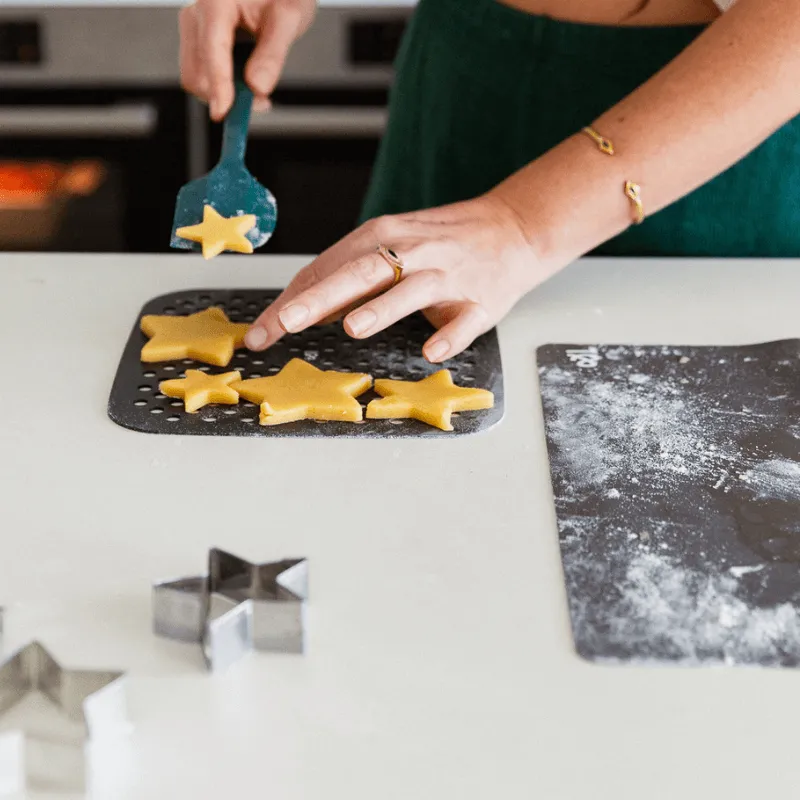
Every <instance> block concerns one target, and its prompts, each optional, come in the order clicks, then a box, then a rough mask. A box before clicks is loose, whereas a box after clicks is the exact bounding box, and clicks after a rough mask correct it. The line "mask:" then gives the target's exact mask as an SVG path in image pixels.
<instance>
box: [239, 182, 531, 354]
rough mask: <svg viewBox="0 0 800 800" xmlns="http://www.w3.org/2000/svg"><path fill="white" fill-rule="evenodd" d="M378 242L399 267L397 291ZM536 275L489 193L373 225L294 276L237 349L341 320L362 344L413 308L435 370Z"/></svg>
mask: <svg viewBox="0 0 800 800" xmlns="http://www.w3.org/2000/svg"><path fill="white" fill-rule="evenodd" d="M379 244H382V245H385V246H386V247H387V248H389V249H391V250H392V251H394V253H396V254H397V255H398V257H399V258H400V260H401V261H402V263H403V274H402V279H401V280H400V281H399V282H397V283H396V284H395V283H394V281H395V271H394V269H393V267H392V266H391V265H390V264H389V263H388V262H387V261H386V260H385V259H384V258H383V256H381V254H380V253H379V252H377V246H378V245H379ZM543 277H544V276H543V275H542V269H541V266H540V264H539V259H538V258H537V255H536V252H535V249H534V246H533V245H532V243H531V242H530V240H529V238H528V236H526V234H525V232H524V230H523V227H522V221H521V219H520V218H519V217H518V216H517V214H516V213H515V212H514V210H513V209H512V208H511V206H509V205H508V203H507V202H506V201H504V200H503V199H502V198H501V197H499V196H498V195H497V194H493V193H489V194H487V195H484V196H482V197H480V198H477V199H475V200H469V201H467V202H463V203H456V204H453V205H449V206H444V207H441V208H434V209H430V210H426V211H419V212H415V213H410V214H399V215H396V216H385V217H379V218H377V219H374V220H370V221H369V222H367V223H365V224H364V225H362V226H361V227H360V228H357V229H356V230H355V231H353V232H352V233H351V234H349V235H348V236H346V237H345V238H344V239H342V240H341V241H339V242H338V243H337V244H335V245H333V246H332V247H331V248H329V249H328V250H326V251H325V252H324V253H322V255H320V256H319V257H318V258H316V259H315V260H314V261H312V262H311V263H310V264H309V265H308V266H307V267H305V268H304V269H303V270H301V271H300V272H299V273H298V274H297V276H296V277H295V278H294V280H293V281H292V282H291V284H289V286H288V288H287V289H286V291H285V292H284V293H283V294H282V295H281V296H280V297H279V298H278V299H277V300H276V301H275V302H274V303H273V304H272V305H271V306H269V308H267V309H266V311H264V313H263V314H261V316H260V317H259V318H258V319H257V320H256V321H255V322H254V323H253V326H252V327H251V329H250V331H249V332H248V334H247V338H246V339H245V343H246V345H247V346H248V347H249V348H250V349H251V350H264V349H266V348H267V347H269V346H270V345H272V344H274V343H275V342H276V341H277V340H278V339H280V338H281V336H283V335H284V333H297V332H299V331H301V330H304V329H305V328H307V327H309V326H311V325H315V324H318V323H320V322H326V321H329V320H332V319H336V318H337V317H340V316H342V315H343V314H345V315H346V316H345V319H344V327H345V330H346V331H347V333H348V334H349V335H350V336H352V337H354V338H356V339H364V338H367V337H369V336H371V335H372V334H374V333H377V332H378V331H381V330H383V329H384V328H387V327H389V326H390V325H392V324H393V323H394V322H397V321H398V320H400V319H402V318H403V317H406V316H408V315H409V314H413V313H414V312H415V311H420V310H421V311H424V312H425V314H426V316H427V317H428V319H429V320H430V321H431V323H432V324H433V325H434V327H436V328H438V330H437V332H436V333H435V334H434V335H433V336H432V337H431V338H430V339H429V340H428V341H427V343H426V344H425V347H424V350H423V352H424V355H425V357H426V358H428V360H429V361H432V362H440V361H444V360H446V359H448V358H452V357H453V356H456V355H458V354H459V353H460V352H462V351H463V350H464V349H465V348H467V347H469V345H470V344H472V342H473V341H474V340H475V339H476V338H477V337H478V336H480V335H481V334H482V333H485V332H486V331H487V330H489V329H490V328H491V327H492V326H494V325H495V324H496V323H497V322H498V321H499V320H500V319H501V318H502V317H503V316H504V315H505V314H506V313H507V312H508V311H509V310H510V309H511V307H512V306H513V305H514V304H515V303H516V302H517V300H518V299H519V298H520V297H521V296H522V295H523V294H525V292H527V291H528V290H530V289H531V288H532V287H533V286H534V285H535V284H536V283H538V282H539V281H541V280H542V278H543Z"/></svg>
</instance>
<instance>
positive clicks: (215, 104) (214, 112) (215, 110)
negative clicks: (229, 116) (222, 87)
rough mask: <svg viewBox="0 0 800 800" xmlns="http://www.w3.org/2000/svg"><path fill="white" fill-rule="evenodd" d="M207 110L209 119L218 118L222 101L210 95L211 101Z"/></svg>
mask: <svg viewBox="0 0 800 800" xmlns="http://www.w3.org/2000/svg"><path fill="white" fill-rule="evenodd" d="M208 110H209V113H210V114H211V119H219V117H220V114H221V113H222V103H220V101H219V100H217V98H216V97H212V98H211V102H210V103H209V104H208Z"/></svg>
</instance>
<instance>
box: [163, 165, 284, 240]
mask: <svg viewBox="0 0 800 800" xmlns="http://www.w3.org/2000/svg"><path fill="white" fill-rule="evenodd" d="M207 205H208V206H211V207H212V208H213V209H214V210H215V211H216V212H217V213H218V214H221V215H222V216H223V217H240V216H242V215H243V214H253V215H255V218H256V224H255V227H253V228H252V230H250V231H249V232H248V233H247V238H248V239H249V240H250V242H251V243H252V245H253V248H254V249H256V248H258V247H261V246H262V245H264V244H266V242H267V241H268V240H269V238H270V236H272V234H273V233H274V231H275V226H276V224H277V221H278V206H277V204H276V202H275V198H274V197H273V195H272V192H270V190H269V189H267V188H266V187H264V186H262V185H261V184H260V183H258V182H257V181H256V180H255V178H253V176H252V175H251V174H250V173H249V172H248V171H247V170H246V169H245V168H244V167H242V166H229V165H225V164H219V165H218V166H216V167H215V168H214V169H213V170H212V171H211V172H209V173H208V175H205V176H204V177H202V178H197V179H196V180H193V181H191V183H187V184H186V186H184V187H183V188H182V189H181V190H180V191H179V192H178V199H177V201H176V203H175V217H174V218H173V220H172V238H171V240H170V247H174V248H176V249H180V250H195V251H198V252H199V251H200V250H201V249H202V247H201V245H200V244H199V243H198V242H190V241H189V240H188V239H182V238H181V237H180V236H178V235H177V233H176V231H177V230H178V228H184V227H187V226H189V225H197V224H199V223H200V222H202V221H203V208H204V207H205V206H207Z"/></svg>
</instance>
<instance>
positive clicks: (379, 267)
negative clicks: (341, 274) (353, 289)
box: [345, 258, 387, 287]
mask: <svg viewBox="0 0 800 800" xmlns="http://www.w3.org/2000/svg"><path fill="white" fill-rule="evenodd" d="M345 274H346V275H347V277H348V278H350V279H351V280H353V281H356V282H357V283H358V284H363V285H366V286H370V287H372V286H374V285H375V284H376V283H380V282H382V281H383V280H385V278H386V274H387V269H386V263H385V262H383V261H378V260H377V259H375V258H360V259H358V260H357V261H351V262H350V263H349V264H347V266H346V267H345Z"/></svg>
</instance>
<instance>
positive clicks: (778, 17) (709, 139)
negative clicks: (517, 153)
mask: <svg viewBox="0 0 800 800" xmlns="http://www.w3.org/2000/svg"><path fill="white" fill-rule="evenodd" d="M798 42H800V2H798V1H797V0H739V2H738V4H737V5H736V6H735V7H734V8H733V9H732V10H731V11H729V12H727V13H726V14H725V15H723V16H722V17H721V18H720V19H719V20H717V21H716V22H714V23H713V24H712V25H710V26H709V28H708V29H707V30H706V31H704V32H703V33H702V34H701V35H700V36H699V37H698V38H697V39H696V40H695V41H694V42H692V44H691V45H689V47H687V48H686V50H684V51H683V52H682V53H681V54H680V55H679V56H677V57H676V58H675V59H674V60H673V61H672V62H671V63H670V64H668V65H667V66H666V67H664V69H662V70H661V71H660V72H659V73H657V74H656V75H654V76H653V77H652V78H651V79H650V80H649V81H647V82H646V83H644V84H643V85H642V86H641V87H639V88H638V89H637V90H636V91H635V92H633V93H632V94H630V95H629V96H628V97H626V98H625V99H624V100H622V101H621V102H620V103H618V104H617V105H616V106H614V107H613V108H611V109H609V110H608V111H607V112H606V113H605V114H603V115H602V116H601V117H599V118H598V119H597V120H595V121H594V122H593V124H594V127H595V128H596V129H597V130H598V131H599V132H600V133H601V134H602V135H603V136H605V137H607V138H609V139H611V140H612V141H613V143H614V147H615V150H616V153H615V155H614V156H607V155H605V154H603V153H601V152H600V151H599V150H598V149H597V146H596V145H595V144H594V143H593V142H592V140H591V139H589V138H588V137H586V136H584V135H580V134H576V135H575V136H572V137H570V138H569V139H568V140H566V141H565V142H563V143H562V144H560V145H559V146H557V147H555V148H553V149H552V150H551V151H550V152H548V153H546V154H545V155H544V156H542V157H541V158H539V159H537V160H536V161H534V162H532V163H531V164H529V165H528V166H526V167H524V168H523V169H522V170H520V171H519V172H517V173H515V174H514V175H513V176H511V177H510V178H509V179H508V180H506V181H504V182H503V183H502V184H500V186H498V187H497V189H496V190H494V191H495V192H496V193H497V194H498V195H499V196H500V197H501V198H503V199H504V200H506V201H507V202H508V203H509V204H510V205H511V206H512V207H513V208H514V209H515V211H516V212H517V214H518V215H519V216H520V217H521V218H522V221H523V224H524V227H525V229H526V231H527V232H528V235H529V237H530V238H531V240H532V241H533V242H534V246H535V248H536V249H537V251H538V252H539V254H540V257H541V262H542V268H543V269H544V270H545V271H549V270H554V269H558V268H560V267H561V266H563V264H564V263H566V262H568V261H570V260H572V259H573V258H576V257H578V256H580V255H581V254H583V253H585V252H587V251H589V250H591V249H593V248H594V247H596V246H597V245H599V244H601V243H602V242H604V241H606V240H608V239H610V238H612V237H613V236H615V235H616V234H618V233H620V232H622V231H623V230H624V229H625V228H626V227H628V225H629V224H631V222H632V219H633V207H632V204H631V201H630V200H629V199H628V198H627V197H625V195H624V193H623V185H624V183H625V181H626V180H632V181H634V182H636V183H638V184H639V185H640V186H641V193H642V200H643V203H644V208H645V213H646V214H653V213H654V212H656V211H658V210H660V209H662V208H664V207H665V206H667V205H669V204H670V203H672V202H674V201H675V200H678V199H679V198H681V197H682V196H684V195H685V194H688V193H689V192H690V191H692V190H693V189H695V188H697V187H698V186H700V185H701V184H703V183H705V182H706V181H708V180H710V179H711V178H713V177H714V176H716V175H718V174H719V173H721V172H723V171H724V170H725V169H727V168H728V167H730V166H731V165H732V164H734V163H735V162H736V161H738V160H739V159H741V158H742V157H744V156H745V155H746V154H747V153H748V152H750V151H751V150H752V149H754V148H755V147H756V146H757V145H758V144H760V143H761V142H762V141H763V140H764V139H766V138H767V137H768V136H769V135H770V134H771V133H773V132H774V131H775V130H776V129H777V128H779V127H780V126H781V125H783V124H784V123H785V122H787V121H788V120H790V119H792V118H793V117H794V116H796V115H797V114H798V113H800V45H798ZM798 192H800V187H798ZM539 277H541V276H539Z"/></svg>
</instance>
